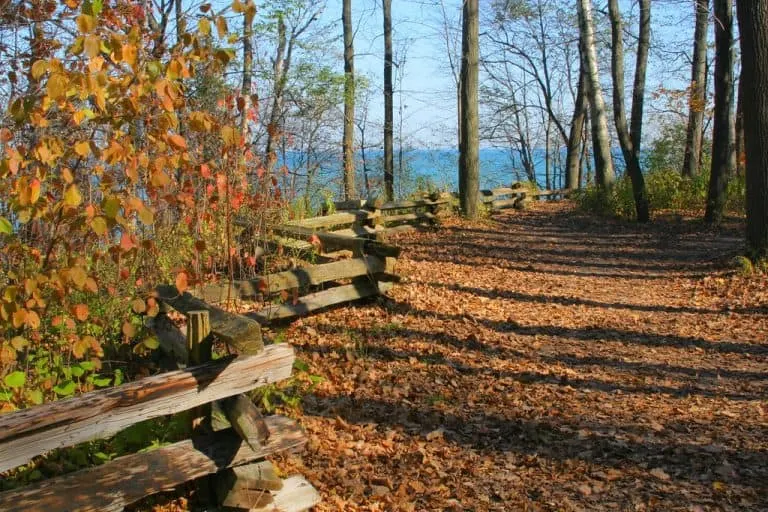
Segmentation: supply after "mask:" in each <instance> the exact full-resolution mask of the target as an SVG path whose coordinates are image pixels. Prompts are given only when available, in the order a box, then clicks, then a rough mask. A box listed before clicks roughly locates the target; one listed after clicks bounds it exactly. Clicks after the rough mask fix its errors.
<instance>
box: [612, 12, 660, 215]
mask: <svg viewBox="0 0 768 512" xmlns="http://www.w3.org/2000/svg"><path fill="white" fill-rule="evenodd" d="M608 11H609V15H610V18H611V43H612V44H611V75H612V78H613V118H614V121H615V124H616V133H617V134H618V136H619V144H620V145H621V152H622V154H623V155H624V162H625V163H626V166H627V174H628V175H629V179H630V180H632V195H633V197H634V200H635V211H636V213H637V220H638V222H648V221H649V220H650V208H649V205H648V195H647V193H646V190H645V179H644V178H643V171H642V169H641V168H640V140H641V136H642V127H643V104H644V101H645V75H646V70H647V67H648V49H649V47H650V42H651V0H640V29H639V38H638V45H637V63H636V66H635V83H634V87H633V92H632V117H631V126H629V127H628V126H627V117H626V114H625V113H624V39H623V36H624V33H623V29H622V25H623V24H622V21H621V11H620V10H619V0H608Z"/></svg>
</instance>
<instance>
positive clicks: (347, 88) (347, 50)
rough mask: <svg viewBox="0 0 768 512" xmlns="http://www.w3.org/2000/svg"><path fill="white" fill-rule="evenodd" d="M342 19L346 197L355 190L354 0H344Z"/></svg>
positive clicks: (353, 195)
mask: <svg viewBox="0 0 768 512" xmlns="http://www.w3.org/2000/svg"><path fill="white" fill-rule="evenodd" d="M341 21H342V24H343V25H344V138H343V141H342V151H343V161H344V199H346V200H349V199H353V198H354V197H355V195H356V192H355V151H354V144H355V131H354V129H355V125H354V123H355V49H354V41H353V37H354V34H353V33H352V0H343V6H342V11H341Z"/></svg>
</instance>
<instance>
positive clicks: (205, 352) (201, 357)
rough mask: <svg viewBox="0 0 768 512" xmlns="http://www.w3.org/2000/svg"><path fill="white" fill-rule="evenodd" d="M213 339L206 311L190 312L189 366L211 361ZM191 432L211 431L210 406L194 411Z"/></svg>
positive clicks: (188, 332)
mask: <svg viewBox="0 0 768 512" xmlns="http://www.w3.org/2000/svg"><path fill="white" fill-rule="evenodd" d="M212 350H213V337H212V336H211V320H210V316H209V314H208V311H205V310H201V311H190V312H188V313H187V351H188V354H189V365H190V366H197V365H200V364H203V363H207V362H209V361H210V360H211V359H212ZM191 423H192V425H191V426H192V432H193V433H198V432H199V431H201V430H202V431H204V432H207V431H210V430H211V404H206V405H202V406H200V407H198V408H196V409H195V411H194V414H193V415H192V418H191Z"/></svg>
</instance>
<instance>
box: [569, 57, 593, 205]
mask: <svg viewBox="0 0 768 512" xmlns="http://www.w3.org/2000/svg"><path fill="white" fill-rule="evenodd" d="M580 60H581V59H580ZM587 101H588V100H587V94H586V73H585V70H584V62H583V60H582V61H581V64H580V65H579V87H578V90H577V91H576V101H575V105H574V108H573V117H572V118H571V133H570V135H569V136H568V153H567V155H566V157H565V161H566V164H565V166H566V174H565V188H567V189H569V190H573V189H577V188H579V187H580V186H581V179H580V176H581V141H582V134H583V133H584V120H585V118H586V115H587Z"/></svg>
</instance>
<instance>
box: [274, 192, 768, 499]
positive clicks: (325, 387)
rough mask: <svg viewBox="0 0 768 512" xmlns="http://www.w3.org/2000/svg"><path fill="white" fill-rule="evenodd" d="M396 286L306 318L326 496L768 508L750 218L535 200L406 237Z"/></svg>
mask: <svg viewBox="0 0 768 512" xmlns="http://www.w3.org/2000/svg"><path fill="white" fill-rule="evenodd" d="M397 243H398V244H399V245H401V246H402V247H403V248H404V256H403V257H401V260H399V263H398V272H399V273H401V274H402V275H404V276H406V278H407V281H406V282H404V283H402V284H399V285H397V286H396V287H395V288H394V289H393V290H392V291H391V292H389V295H390V297H389V298H387V299H380V300H378V301H376V302H374V303H369V304H363V305H358V306H351V307H349V306H348V307H344V308H340V309H336V310H332V311H328V312H325V313H322V314H319V315H316V316H313V317H310V318H306V319H304V320H302V321H299V322H294V323H293V324H292V325H291V326H290V327H289V329H288V333H287V339H288V340H289V341H290V342H291V343H294V344H295V345H296V346H297V348H298V352H299V356H300V357H301V358H302V359H304V360H306V361H307V362H308V363H309V365H310V372H311V373H313V374H317V375H321V376H322V377H324V378H325V381H324V382H323V383H322V384H321V385H320V386H318V387H317V388H316V389H315V390H314V391H313V392H312V394H310V395H309V396H306V397H305V399H304V405H303V412H300V413H298V417H299V420H300V422H301V423H302V424H303V425H304V427H305V428H306V430H307V433H308V435H309V438H310V442H309V445H308V448H307V450H305V451H304V452H303V453H302V454H301V455H299V456H290V457H289V458H287V459H279V460H278V462H279V465H280V467H281V468H283V469H284V470H286V471H299V472H301V473H303V474H304V475H305V476H307V477H308V478H309V479H310V480H311V481H312V483H313V484H314V485H315V486H316V487H317V488H318V489H319V490H320V492H321V494H322V496H323V503H322V504H321V505H320V506H319V507H318V510H322V511H330V510H414V511H421V510H477V511H482V510H510V511H514V510H659V511H673V510H685V511H706V510H724V511H725V510H768V449H767V447H766V441H768V436H767V434H768V407H767V406H766V391H767V390H768V341H766V340H767V339H768V336H767V335H768V318H767V317H766V313H768V291H767V289H766V286H765V284H766V278H765V276H758V277H741V276H739V275H738V274H737V273H735V271H734V270H733V266H732V265H731V264H730V261H731V260H732V258H733V256H734V255H736V254H738V253H739V251H740V250H741V244H742V231H741V226H740V224H739V223H738V221H734V222H732V223H730V224H728V225H726V226H725V227H723V228H722V229H721V230H719V231H717V232H715V231H711V230H707V229H705V228H704V227H703V226H702V225H701V224H700V223H699V222H698V221H694V220H687V219H685V218H670V219H668V220H664V219H659V220H657V221H656V222H655V223H653V224H652V225H649V226H637V225H633V224H628V223H623V222H618V221H611V220H606V219H599V218H594V217H588V216H583V215H580V214H578V213H575V212H573V211H572V210H571V207H570V206H569V205H568V204H547V203H540V204H536V205H534V207H533V209H532V210H531V211H526V212H510V213H505V214H503V215H500V216H497V217H495V218H494V219H493V220H491V221H484V222H479V223H472V224H469V223H465V222H460V221H449V222H447V223H446V224H445V225H444V226H443V227H441V228H440V229H439V230H437V231H432V232H422V233H410V234H406V235H402V236H401V237H400V238H399V240H398V241H397Z"/></svg>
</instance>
